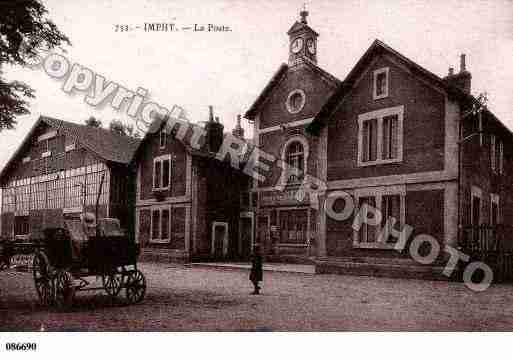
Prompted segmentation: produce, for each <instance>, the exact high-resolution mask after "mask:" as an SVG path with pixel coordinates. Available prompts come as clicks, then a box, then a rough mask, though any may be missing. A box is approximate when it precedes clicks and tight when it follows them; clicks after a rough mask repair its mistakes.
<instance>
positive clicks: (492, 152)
mask: <svg viewBox="0 0 513 359" xmlns="http://www.w3.org/2000/svg"><path fill="white" fill-rule="evenodd" d="M495 141H496V139H495V136H494V135H491V137H490V166H491V167H492V171H493V172H495V170H496V169H497V155H496V154H497V152H498V151H497V148H496V142H495Z"/></svg>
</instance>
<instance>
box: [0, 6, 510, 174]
mask: <svg viewBox="0 0 513 359" xmlns="http://www.w3.org/2000/svg"><path fill="white" fill-rule="evenodd" d="M43 2H44V3H45V4H46V6H47V8H48V10H49V16H50V18H51V19H52V20H53V21H54V22H55V23H56V24H57V26H58V27H59V28H60V29H61V30H62V31H63V32H64V33H65V34H67V35H68V36H69V38H70V39H71V41H72V43H73V46H72V47H70V48H69V49H68V54H67V57H68V58H69V59H70V61H71V62H73V63H79V64H81V65H83V66H87V67H88V68H90V69H91V70H93V71H94V72H96V73H100V74H102V75H103V76H105V77H106V79H107V80H108V81H114V82H116V83H118V84H121V85H124V86H125V87H126V88H128V89H131V90H133V91H135V90H136V89H137V88H138V87H143V88H145V89H147V90H148V91H149V96H148V97H149V98H150V99H151V100H152V101H154V102H157V103H159V104H161V105H164V106H169V107H172V105H173V104H178V105H180V106H182V107H184V108H185V109H186V110H187V112H188V114H189V117H190V119H191V120H192V121H193V122H197V121H203V120H205V119H206V118H207V115H208V107H207V106H208V105H213V106H214V109H215V112H216V114H218V115H219V116H220V117H221V121H222V122H223V123H224V124H225V128H227V129H231V128H232V127H233V126H234V123H235V118H236V115H237V114H238V113H244V112H245V110H247V109H248V107H249V106H250V105H251V103H252V102H253V101H254V100H255V98H256V97H257V96H258V94H259V93H260V91H261V90H262V88H263V87H264V86H265V85H266V83H267V81H268V80H269V79H270V77H271V76H272V75H273V73H274V72H275V71H276V70H277V69H278V67H279V65H280V64H281V63H282V62H286V61H287V56H288V37H287V35H286V32H287V30H288V29H289V27H290V26H291V25H292V24H293V23H294V21H295V20H296V19H297V18H298V13H299V10H300V8H301V7H302V5H303V1H300V0H297V1H296V0H294V1H292V0H270V1H267V0H262V1H259V0H253V1H235V0H224V1H221V0H210V1H197V0H196V1H191V0H178V1H170V0H137V1H135V0H134V1H128V0H119V1H116V0H74V1H66V0H43ZM306 3H307V7H308V10H309V12H310V16H309V18H308V21H309V24H310V26H312V27H313V29H315V30H316V31H317V32H318V33H319V34H320V37H319V43H318V60H319V65H320V66H321V67H322V68H324V69H325V70H327V71H328V72H330V73H331V74H333V75H334V76H336V77H338V78H339V79H344V77H345V76H346V75H347V73H348V72H349V71H350V70H351V68H352V67H353V66H354V64H355V63H356V62H357V60H358V59H359V58H360V57H361V56H362V55H363V53H364V52H365V50H366V49H367V48H368V47H369V46H370V45H371V43H372V41H373V40H374V39H376V38H378V39H380V40H382V41H384V42H385V43H387V44H388V45H390V46H391V47H392V48H394V49H395V50H397V51H399V52H401V53H402V54H404V55H406V56H407V57H409V58H410V59H412V60H414V61H416V62H417V63H418V64H420V65H421V66H423V67H425V68H427V69H428V70H430V71H432V72H434V73H436V74H438V75H439V76H445V75H446V73H447V69H448V68H449V67H450V66H453V67H455V68H456V69H458V67H459V55H460V54H461V53H466V54H467V69H468V70H470V71H471V72H472V92H473V94H478V93H480V92H482V91H487V92H488V94H489V100H490V102H489V107H490V109H491V110H492V111H493V112H494V113H495V114H496V115H497V116H498V117H499V118H500V119H501V120H502V121H503V122H504V123H505V124H506V125H507V126H508V127H509V128H512V129H513V2H512V1H498V0H497V1H487V2H483V1H468V0H464V1H450V0H443V1H438V0H436V1H433V0H431V1H390V0H387V1H384V0H383V1H348V0H345V1H334V0H332V1H327V0H326V1H320V0H315V1H313V0H311V1H307V2H306ZM149 22H167V23H176V24H177V25H178V26H180V27H181V26H187V25H191V26H193V25H194V24H195V23H197V24H208V23H213V24H219V25H226V26H229V27H230V28H231V29H232V31H231V32H222V33H193V32H175V33H165V32H162V33H155V32H146V33H145V32H144V31H141V30H135V31H131V32H115V31H114V29H115V25H116V24H128V25H131V26H144V23H149ZM4 70H5V76H6V77H7V78H8V79H10V80H12V79H17V80H22V81H26V82H27V83H29V84H30V85H31V86H32V87H33V88H35V89H36V91H37V92H36V96H37V97H36V99H35V100H33V101H32V102H31V107H30V109H31V114H30V115H28V116H23V117H20V118H19V119H18V121H19V124H18V126H17V128H16V130H14V131H3V132H1V133H0V142H1V144H2V151H1V153H0V168H1V167H3V166H4V164H5V162H6V161H7V160H8V159H9V157H10V156H11V155H12V153H13V152H14V151H15V150H16V148H17V147H18V146H19V144H20V143H21V140H22V139H23V138H24V136H25V135H26V134H27V132H28V130H29V129H30V127H31V126H32V125H33V124H34V122H35V120H36V119H37V118H38V116H39V115H41V114H45V115H48V116H53V117H57V118H61V119H65V120H69V121H73V122H80V123H82V122H83V121H84V120H85V119H87V118H88V117H89V116H91V115H94V116H95V117H97V118H99V119H101V120H102V121H103V122H104V124H105V123H108V122H110V120H112V119H114V118H117V119H121V120H122V121H124V122H126V123H128V122H129V121H130V118H129V117H128V116H127V115H126V114H124V112H125V111H122V112H120V113H117V112H115V111H113V110H112V109H110V108H108V107H107V108H104V109H101V110H99V109H96V108H94V107H91V106H90V105H88V104H86V103H85V102H84V101H83V99H84V93H80V92H78V93H76V94H75V95H74V96H69V95H67V94H66V93H64V92H63V91H62V90H61V86H62V81H56V80H54V79H51V78H50V77H49V76H48V75H46V74H45V73H44V72H43V71H40V70H36V71H33V70H28V69H23V68H4ZM243 125H244V127H245V128H246V132H248V131H249V127H250V126H249V125H248V124H247V123H244V124H243Z"/></svg>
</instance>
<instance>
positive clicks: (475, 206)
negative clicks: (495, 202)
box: [470, 186, 482, 226]
mask: <svg viewBox="0 0 513 359" xmlns="http://www.w3.org/2000/svg"><path fill="white" fill-rule="evenodd" d="M471 192H472V193H471V195H472V197H471V209H470V223H471V224H472V225H473V226H478V225H480V224H481V223H482V217H481V196H482V191H481V189H480V188H478V187H476V186H472V189H471Z"/></svg>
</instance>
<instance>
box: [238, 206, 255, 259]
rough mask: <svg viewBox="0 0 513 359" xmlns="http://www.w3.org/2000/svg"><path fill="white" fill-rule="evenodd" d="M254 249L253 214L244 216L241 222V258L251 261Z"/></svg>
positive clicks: (242, 215)
mask: <svg viewBox="0 0 513 359" xmlns="http://www.w3.org/2000/svg"><path fill="white" fill-rule="evenodd" d="M252 248H253V216H252V213H249V214H246V213H244V214H242V213H241V218H240V220H239V257H240V259H241V260H249V258H250V256H251V249H252Z"/></svg>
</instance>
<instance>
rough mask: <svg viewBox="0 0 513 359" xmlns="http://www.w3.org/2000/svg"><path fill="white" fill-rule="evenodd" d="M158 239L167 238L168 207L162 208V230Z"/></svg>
mask: <svg viewBox="0 0 513 359" xmlns="http://www.w3.org/2000/svg"><path fill="white" fill-rule="evenodd" d="M160 233H161V236H160V239H162V240H165V239H169V209H164V210H162V230H161V232H160Z"/></svg>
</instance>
